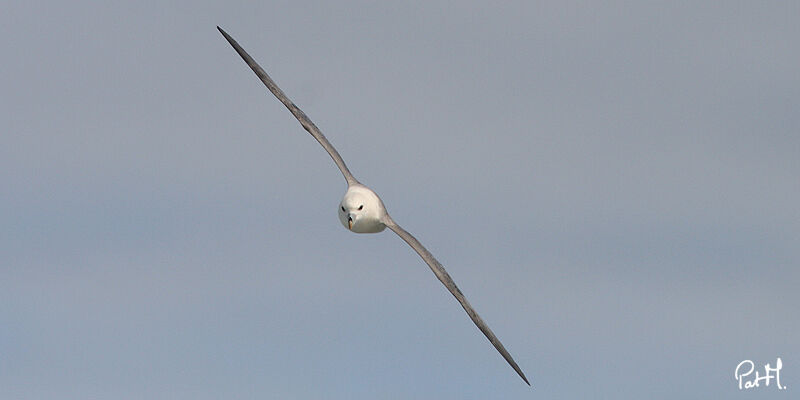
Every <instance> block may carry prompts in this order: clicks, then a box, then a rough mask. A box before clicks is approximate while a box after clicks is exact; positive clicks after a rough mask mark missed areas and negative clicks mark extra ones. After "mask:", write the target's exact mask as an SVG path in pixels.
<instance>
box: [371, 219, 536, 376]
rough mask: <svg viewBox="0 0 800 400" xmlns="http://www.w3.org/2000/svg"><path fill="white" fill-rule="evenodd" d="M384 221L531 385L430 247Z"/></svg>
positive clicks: (395, 225) (388, 221)
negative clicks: (426, 265) (431, 251)
mask: <svg viewBox="0 0 800 400" xmlns="http://www.w3.org/2000/svg"><path fill="white" fill-rule="evenodd" d="M384 223H385V224H386V226H387V227H389V229H391V230H392V231H394V233H396V234H397V235H398V236H400V237H401V238H402V239H403V240H405V241H406V243H408V244H409V245H410V246H411V248H413V249H414V250H415V251H416V252H417V254H419V255H420V257H422V259H423V260H425V263H427V264H428V266H429V267H431V270H432V271H433V273H434V274H435V275H436V277H437V278H439V280H440V281H441V282H442V283H443V284H444V286H445V287H446V288H447V290H449V291H450V293H452V294H453V296H454V297H455V298H456V300H458V302H459V303H461V307H463V308H464V311H466V312H467V315H469V317H470V318H471V319H472V322H474V323H475V325H477V326H478V329H480V330H481V332H483V334H484V335H485V336H486V338H487V339H489V342H491V343H492V345H494V348H495V349H497V351H499V352H500V355H502V356H503V358H505V359H506V361H507V362H508V364H509V365H511V368H514V371H517V374H519V376H520V377H521V378H522V380H524V381H525V383H527V384H528V386H530V382H528V378H526V377H525V374H523V373H522V369H520V367H519V365H517V363H516V362H515V361H514V359H513V358H512V357H511V354H509V353H508V351H507V350H506V348H505V347H503V344H502V343H500V340H499V339H497V336H495V335H494V332H492V330H491V329H489V326H488V325H486V322H483V319H481V317H480V315H478V313H477V312H475V309H473V308H472V306H471V305H470V304H469V302H468V301H467V298H466V297H464V294H463V293H461V290H459V289H458V286H456V283H455V282H453V278H451V277H450V274H448V273H447V271H445V269H444V267H443V266H442V264H440V263H439V261H437V260H436V258H435V257H434V256H433V254H431V253H430V252H429V251H428V249H426V248H425V246H423V245H422V243H420V242H419V240H417V239H416V238H415V237H414V236H413V235H411V234H410V233H408V232H407V231H406V230H405V229H403V228H401V227H400V225H397V223H395V222H394V220H392V218H391V217H389V216H388V215H387V216H386V218H385V221H384Z"/></svg>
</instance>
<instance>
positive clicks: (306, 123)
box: [217, 26, 358, 185]
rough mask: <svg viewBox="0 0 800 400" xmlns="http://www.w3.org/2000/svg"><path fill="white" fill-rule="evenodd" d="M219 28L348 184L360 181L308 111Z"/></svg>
mask: <svg viewBox="0 0 800 400" xmlns="http://www.w3.org/2000/svg"><path fill="white" fill-rule="evenodd" d="M217 29H218V30H219V32H220V33H221V34H222V36H224V37H225V39H226V40H227V41H228V43H230V44H231V46H233V48H234V50H236V52H237V53H239V55H240V56H241V57H242V59H244V62H246V63H247V65H248V66H249V67H250V69H252V70H253V72H255V73H256V75H257V76H258V78H259V79H261V82H264V85H266V86H267V89H269V90H270V92H272V94H274V95H275V97H277V98H278V100H280V101H281V103H283V105H285V106H286V108H288V109H289V111H290V112H291V113H292V115H294V117H295V118H297V120H298V121H300V125H302V126H303V128H305V130H306V131H308V133H310V134H311V136H313V137H314V139H317V141H318V142H319V144H321V145H322V147H323V148H325V151H327V152H328V154H330V156H331V158H333V162H335V163H336V166H337V167H339V170H341V171H342V175H344V179H346V180H347V184H348V185H352V184H354V183H358V181H357V180H356V178H355V177H353V174H351V173H350V170H349V169H347V165H346V164H345V163H344V160H342V156H340V155H339V152H338V151H336V149H335V148H334V147H333V145H331V143H330V142H328V139H327V138H326V137H325V135H323V134H322V132H320V130H319V128H317V126H316V125H314V123H313V122H311V119H309V118H308V116H306V113H304V112H303V110H301V109H300V108H299V107H297V106H296V105H295V104H294V103H293V102H292V101H291V100H289V98H288V97H286V94H285V93H283V91H282V90H281V88H279V87H278V85H277V84H275V81H273V80H272V78H270V77H269V75H267V73H266V72H265V71H264V69H262V68H261V66H260V65H258V63H257V62H256V61H255V60H253V57H250V54H247V52H246V51H245V50H244V49H243V48H242V46H239V43H237V42H236V40H234V39H233V38H232V37H231V36H230V35H228V33H227V32H225V31H224V30H222V28H220V27H219V26H218V27H217Z"/></svg>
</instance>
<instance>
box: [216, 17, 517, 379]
mask: <svg viewBox="0 0 800 400" xmlns="http://www.w3.org/2000/svg"><path fill="white" fill-rule="evenodd" d="M217 29H218V30H219V32H220V33H221V34H222V36H223V37H225V39H226V40H227V41H228V43H230V45H231V46H233V49H234V50H236V52H237V53H238V54H239V56H241V57H242V59H243V60H244V62H245V63H246V64H247V65H248V66H249V67H250V69H252V70H253V72H255V74H256V76H258V78H259V79H260V80H261V82H263V83H264V85H266V87H267V88H268V89H269V90H270V92H272V94H273V95H275V97H277V98H278V100H280V102H281V103H283V105H284V106H286V108H288V109H289V111H290V112H291V113H292V115H294V117H295V118H296V119H297V120H298V121H299V122H300V125H302V126H303V128H304V129H305V130H306V131H308V133H310V134H311V136H313V137H314V139H316V140H317V142H319V144H321V145H322V147H323V148H324V149H325V150H326V151H327V152H328V154H329V155H330V156H331V158H333V162H334V163H336V166H337V167H339V170H340V171H341V172H342V175H344V179H345V180H346V181H347V191H346V192H345V194H344V197H343V198H342V201H341V202H340V203H339V209H338V210H337V212H338V215H339V221H341V223H342V225H343V226H344V227H345V228H347V229H348V230H350V231H351V232H355V233H378V232H382V231H383V230H384V229H386V228H389V229H390V230H391V231H393V232H394V233H396V234H397V235H398V236H399V237H400V238H401V239H403V240H404V241H405V242H406V243H408V245H409V246H411V248H412V249H414V251H416V252H417V254H419V256H420V257H422V259H423V260H424V261H425V263H426V264H428V266H429V267H430V269H431V270H432V271H433V273H434V275H436V277H437V278H438V279H439V281H441V282H442V284H444V286H445V287H446V288H447V290H449V291H450V293H451V294H452V295H453V297H455V298H456V300H458V302H459V304H461V307H463V308H464V311H466V312H467V315H469V317H470V319H472V322H474V323H475V325H476V326H477V327H478V329H480V331H481V332H483V334H484V335H485V336H486V338H487V339H489V342H491V343H492V345H493V346H494V348H495V349H497V351H498V352H499V353H500V355H502V356H503V358H504V359H505V360H506V362H508V364H509V365H510V366H511V368H513V369H514V371H516V373H517V374H518V375H519V376H520V378H522V380H523V381H525V383H526V384H528V386H530V385H531V383H530V382H529V381H528V378H527V377H525V374H524V373H523V372H522V369H521V368H520V367H519V365H517V362H516V361H514V358H512V357H511V354H509V352H508V350H506V348H505V347H504V346H503V344H502V343H500V340H499V339H497V336H495V334H494V332H492V330H491V329H489V326H488V325H487V324H486V322H484V321H483V319H482V318H481V317H480V316H479V315H478V313H477V312H476V311H475V309H474V308H472V306H471V305H470V304H469V302H468V301H467V298H466V297H465V296H464V294H463V293H462V292H461V290H460V289H459V288H458V286H456V283H455V282H454V281H453V278H451V277H450V274H448V273H447V271H446V270H445V269H444V267H443V266H442V264H441V263H439V261H438V260H437V259H436V258H435V257H434V256H433V254H431V252H430V251H428V249H426V248H425V246H423V245H422V243H420V242H419V240H417V239H416V238H415V237H414V236H413V235H412V234H410V233H408V231H406V230H405V229H403V228H402V227H400V225H398V224H397V223H396V222H395V221H394V220H393V219H392V217H391V216H390V215H389V213H388V212H387V211H386V206H384V204H383V201H382V200H381V198H380V197H378V194H377V193H375V192H374V191H372V189H370V188H368V187H367V186H365V185H363V184H362V183H361V182H359V181H358V180H357V179H356V178H355V176H353V174H352V173H351V172H350V170H349V169H348V168H347V165H346V164H345V162H344V160H343V159H342V156H341V155H339V152H338V151H336V148H334V147H333V145H331V143H330V142H329V141H328V139H327V138H326V137H325V135H323V134H322V132H321V131H320V130H319V128H317V126H316V125H315V124H314V123H313V122H312V121H311V119H310V118H308V116H307V115H306V114H305V113H304V112H303V111H302V110H301V109H300V108H299V107H297V105H295V104H294V103H293V102H292V101H291V100H289V98H288V97H287V96H286V94H285V93H284V92H283V90H281V89H280V88H279V87H278V85H277V84H276V83H275V81H273V80H272V78H270V76H269V75H268V74H267V73H266V72H265V71H264V69H263V68H261V66H260V65H258V63H257V62H256V61H255V60H254V59H253V57H251V56H250V54H248V53H247V52H246V51H245V50H244V49H243V48H242V46H240V45H239V43H238V42H237V41H236V40H235V39H234V38H233V37H231V35H229V34H228V33H227V32H225V31H224V30H223V29H222V28H220V27H219V26H217Z"/></svg>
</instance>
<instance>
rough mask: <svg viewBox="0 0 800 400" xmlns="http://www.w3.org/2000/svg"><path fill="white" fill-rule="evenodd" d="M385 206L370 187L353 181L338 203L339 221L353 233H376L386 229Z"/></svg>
mask: <svg viewBox="0 0 800 400" xmlns="http://www.w3.org/2000/svg"><path fill="white" fill-rule="evenodd" d="M387 215H388V214H387V213H386V207H385V206H384V205H383V201H381V198H380V197H378V195H377V194H376V193H375V192H373V191H372V189H370V188H368V187H366V186H364V185H362V184H360V183H354V184H352V185H350V186H348V187H347V192H346V193H345V194H344V197H342V202H341V203H339V221H341V222H342V225H344V227H345V228H347V229H349V230H351V231H353V232H355V233H378V232H381V231H383V230H384V229H386V223H385V221H386V216H387Z"/></svg>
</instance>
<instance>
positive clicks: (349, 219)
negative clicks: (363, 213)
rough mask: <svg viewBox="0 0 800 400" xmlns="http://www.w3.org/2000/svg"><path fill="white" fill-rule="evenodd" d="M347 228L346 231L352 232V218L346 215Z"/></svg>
mask: <svg viewBox="0 0 800 400" xmlns="http://www.w3.org/2000/svg"><path fill="white" fill-rule="evenodd" d="M347 226H348V229H350V230H351V231H352V230H353V216H352V215H348V216H347Z"/></svg>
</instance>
